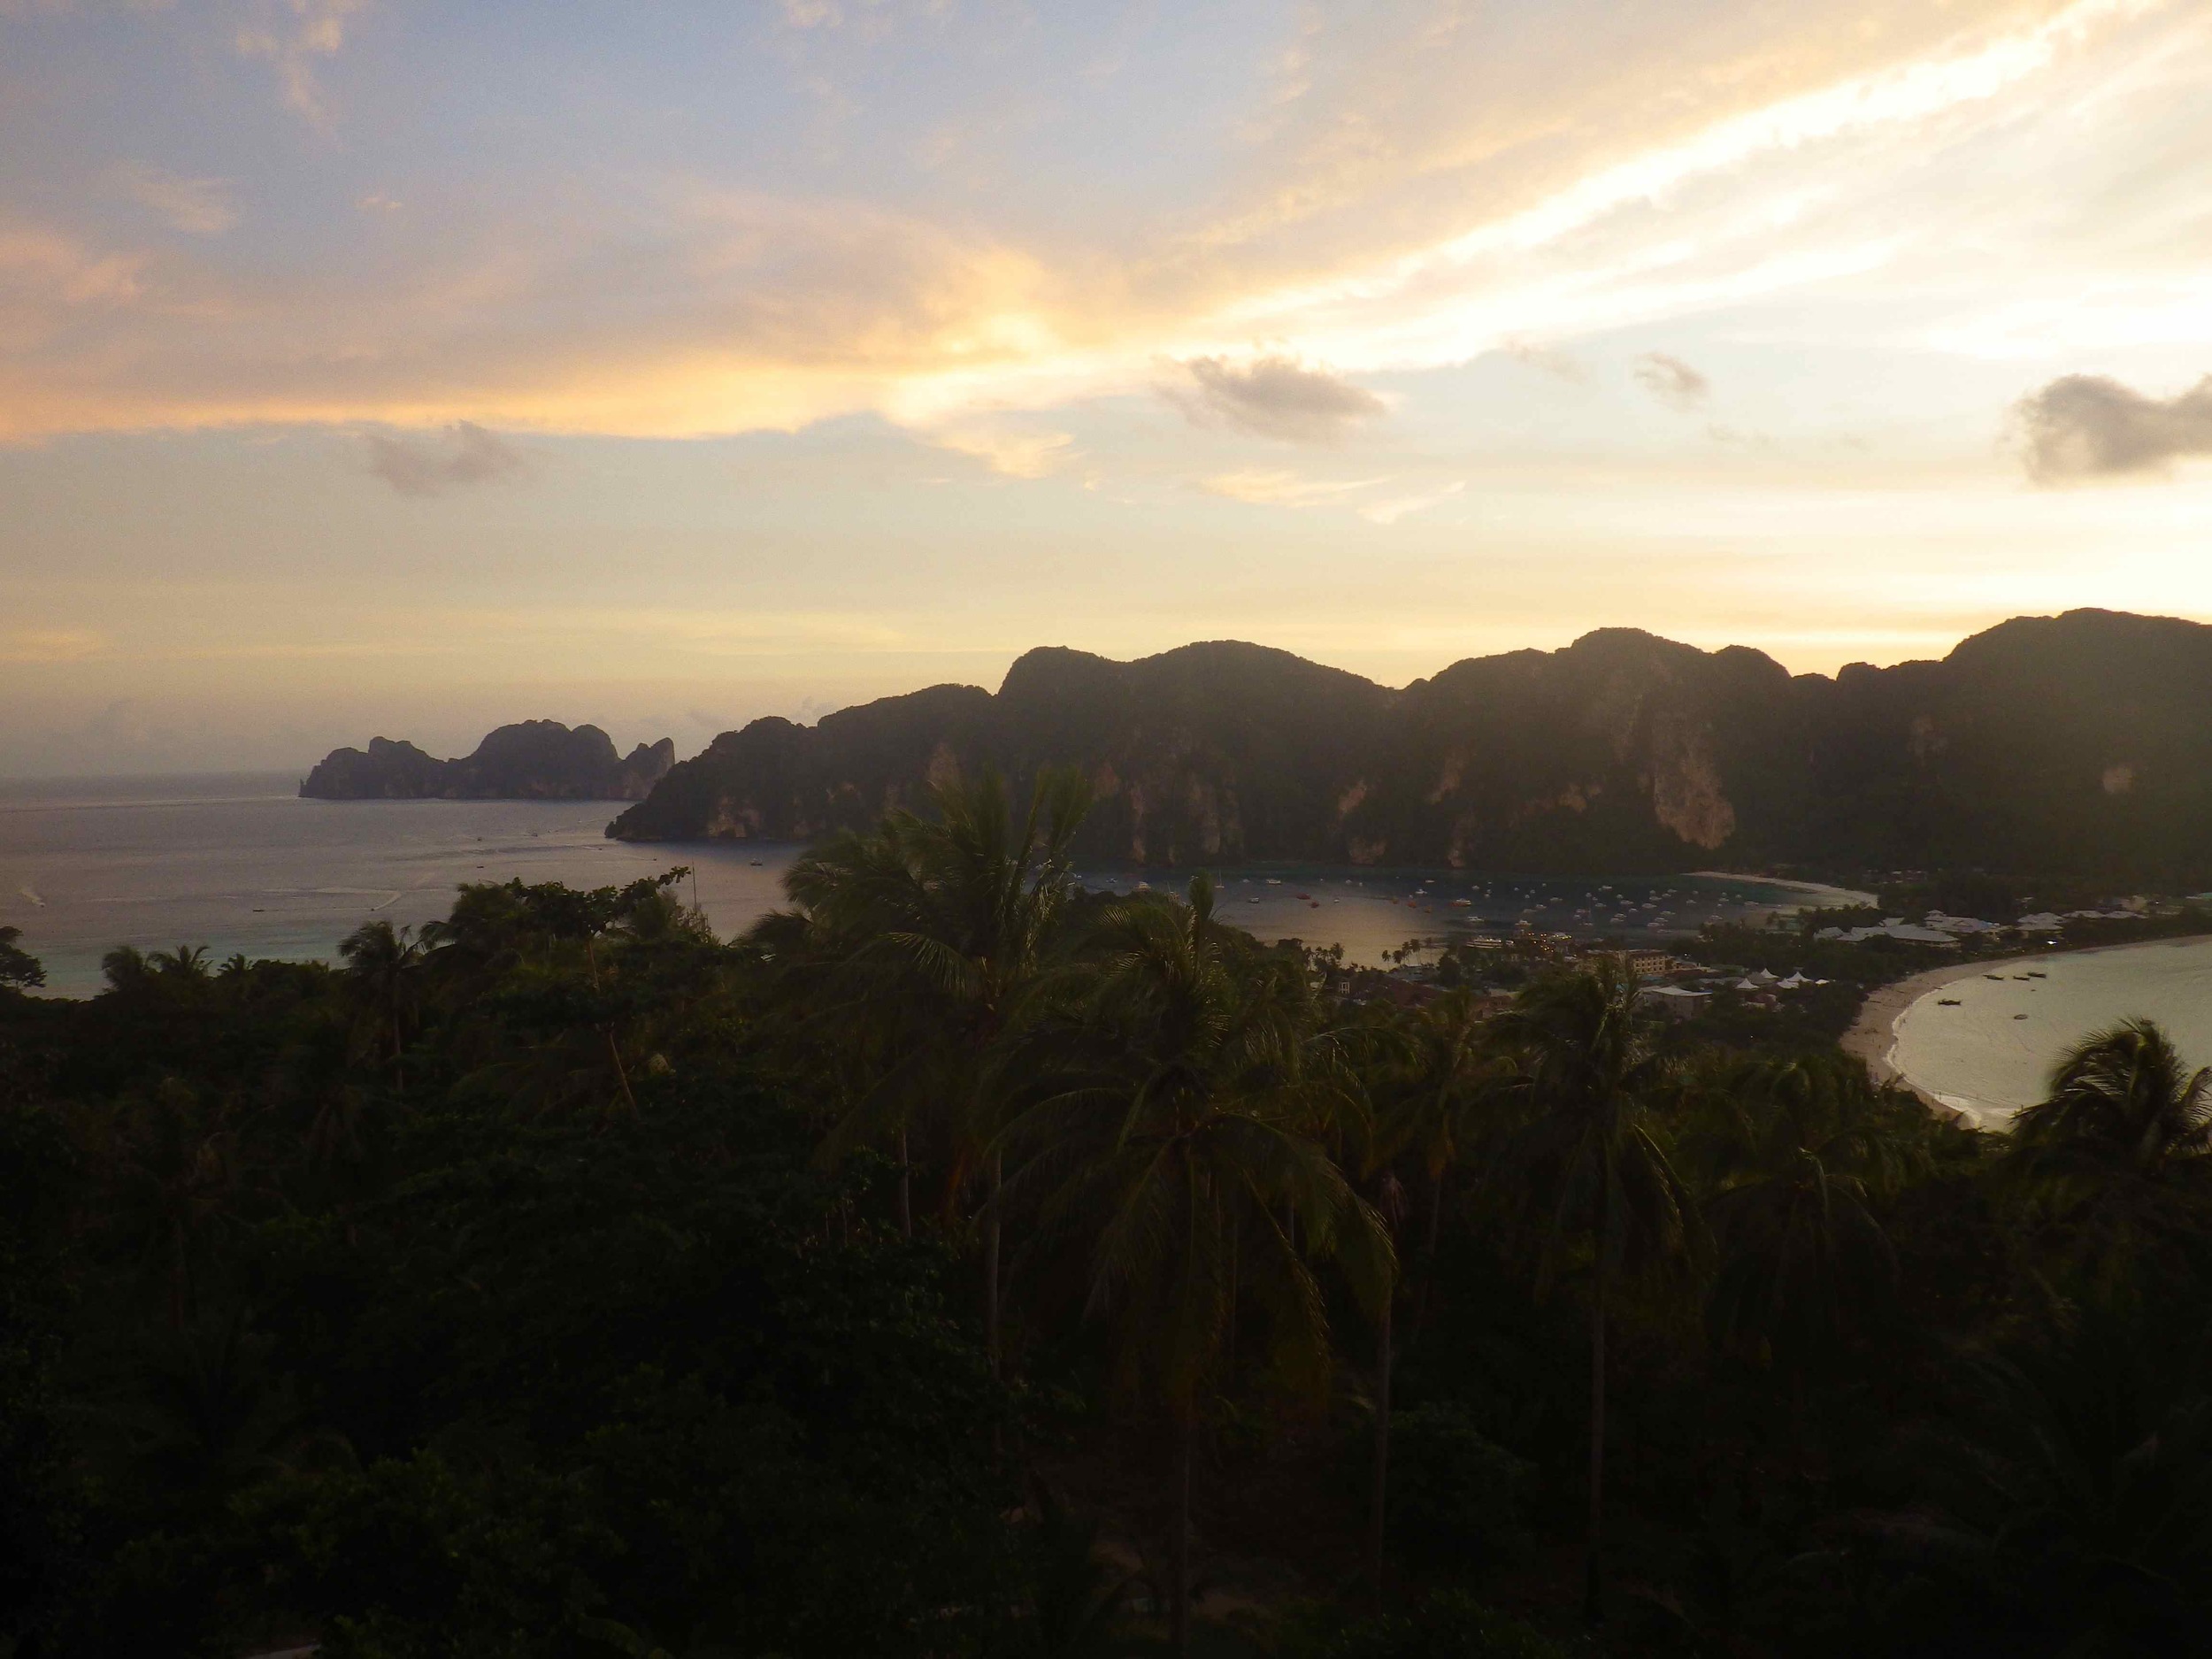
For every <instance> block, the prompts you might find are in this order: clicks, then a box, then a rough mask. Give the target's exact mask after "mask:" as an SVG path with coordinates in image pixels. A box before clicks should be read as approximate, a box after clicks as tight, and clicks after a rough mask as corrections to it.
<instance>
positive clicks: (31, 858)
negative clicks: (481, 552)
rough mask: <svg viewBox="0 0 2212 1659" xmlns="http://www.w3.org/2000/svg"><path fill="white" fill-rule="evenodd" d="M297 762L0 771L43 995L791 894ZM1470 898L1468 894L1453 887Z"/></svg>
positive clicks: (562, 826)
mask: <svg viewBox="0 0 2212 1659" xmlns="http://www.w3.org/2000/svg"><path fill="white" fill-rule="evenodd" d="M297 786H298V780H297V779H296V777H294V776H293V775H292V774H290V773H249V774H228V775H219V776H199V777H180V778H161V779H143V778H140V779H128V780H73V781H68V782H60V783H56V782H42V783H41V782H14V783H10V782H0V925H6V926H16V927H20V928H21V929H22V930H23V934H24V937H23V941H22V942H23V945H24V948H25V949H28V950H29V951H30V952H31V953H32V954H33V955H34V956H37V957H39V958H40V960H41V961H42V962H43V963H44V964H45V966H46V972H47V979H48V988H49V990H50V991H51V992H54V993H58V994H61V995H83V994H86V993H88V992H90V991H93V990H96V989H97V988H98V986H99V983H100V958H101V956H103V955H104V954H105V953H106V952H107V951H108V950H110V949H112V948H113V947H115V946H117V945H125V944H127V945H135V946H137V947H138V948H139V949H145V950H157V949H158V950H166V949H174V948H175V947H177V946H179V945H204V946H206V947H207V948H208V949H209V950H210V952H211V954H212V955H214V956H216V957H217V958H218V959H219V958H221V957H224V956H229V955H230V954H231V953H233V952H234V951H242V952H244V953H245V954H246V955H248V956H277V957H287V958H292V959H296V960H303V961H328V960H332V959H334V956H335V955H336V952H337V945H338V941H340V940H341V939H342V938H343V937H345V935H346V934H347V933H350V932H351V931H352V930H353V929H354V928H356V927H357V926H360V925H361V923H362V922H364V921H365V920H367V919H369V918H373V917H378V916H383V917H388V918H390V919H391V920H392V921H393V922H394V923H395V924H396V925H403V926H420V925H421V924H423V923H424V922H426V921H430V920H433V919H434V918H438V917H441V916H443V915H444V914H445V913H446V912H447V910H449V908H450V906H451V904H452V901H453V894H454V889H455V888H456V887H458V886H460V885H461V884H462V883H464V882H467V881H503V880H506V879H509V878H510V877H519V878H521V879H524V880H526V881H565V882H567V883H569V884H570V885H571V886H574V887H606V886H611V885H615V884H618V883H621V882H626V881H633V880H635V879H638V878H640V877H641V876H650V875H657V874H659V873H660V872H663V871H665V870H667V869H670V868H671V867H672V866H674V865H677V864H688V865H690V866H691V867H692V868H693V870H694V871H695V876H694V878H693V879H692V881H691V882H689V883H687V887H686V894H687V896H691V895H696V898H697V901H698V902H699V903H700V905H701V906H702V907H703V909H704V910H705V911H706V913H707V915H708V917H709V918H710V920H711V921H712V922H713V924H714V926H715V927H716V929H717V930H718V932H720V933H723V934H725V935H728V934H731V933H736V932H738V931H739V930H741V928H743V927H745V926H748V925H749V924H750V923H751V922H752V921H753V920H755V919H756V918H758V917H759V916H760V915H762V914H763V913H764V911H766V910H770V909H772V908H773V907H774V906H775V905H777V904H779V903H780V902H781V901H782V891H781V887H780V880H781V878H782V875H783V872H784V871H785V869H786V868H787V867H788V866H789V864H790V863H791V861H792V860H793V859H794V858H795V857H796V856H797V855H798V851H799V849H797V848H795V847H793V846H789V845H772V844H761V843H754V844H741V843H729V842H719V843H715V842H709V843H696V844H686V845H670V844H658V845H650V846H639V845H634V844H632V843H628V842H622V841H608V840H607V839H605V836H604V834H603V831H604V829H605V827H606V825H607V822H608V820H609V819H610V818H612V817H613V816H614V815H615V813H616V812H617V811H618V810H620V808H619V806H618V803H610V802H604V801H580V802H576V801H572V802H558V801H345V802H340V801H303V800H301V799H299V797H298V795H297V793H296V791H297ZM1081 874H1082V877H1083V879H1084V881H1085V883H1086V885H1087V886H1090V887H1094V888H1099V889H1102V890H1108V891H1113V892H1120V893H1128V892H1133V891H1136V890H1137V889H1138V887H1140V886H1141V885H1148V886H1151V887H1158V888H1162V889H1167V890H1173V891H1180V890H1181V889H1182V888H1183V887H1184V885H1185V884H1186V882H1187V879H1188V876H1187V873H1184V872H1156V871H1136V870H1128V869H1107V868H1096V869H1094V868H1086V869H1085V870H1083V871H1082V872H1081ZM1217 879H1218V880H1219V883H1220V887H1221V901H1220V910H1221V914H1222V916H1223V918H1224V919H1225V920H1228V921H1232V922H1234V923H1236V924H1237V925H1238V926H1242V927H1245V928H1247V929H1248V930H1249V931H1251V932H1252V933H1256V934H1257V935H1258V936H1259V937H1261V938H1263V939H1267V940H1275V939H1283V938H1298V939H1303V940H1305V941H1308V942H1309V943H1312V944H1319V945H1324V946H1326V945H1331V944H1340V945H1342V946H1343V947H1344V949H1345V954H1346V956H1348V957H1349V958H1350V959H1351V960H1353V961H1356V962H1364V963H1370V964H1371V963H1375V962H1379V961H1380V960H1381V957H1382V953H1383V952H1384V951H1386V950H1393V949H1397V948H1399V947H1401V946H1402V945H1404V944H1406V943H1407V942H1408V941H1414V940H1429V941H1437V940H1441V939H1446V938H1449V937H1452V936H1454V935H1455V934H1462V933H1472V932H1486V933H1503V932H1506V931H1508V930H1509V929H1510V928H1511V927H1512V926H1514V924H1515V923H1517V922H1521V921H1526V922H1528V923H1529V924H1530V925H1531V926H1534V927H1536V928H1538V929H1539V930H1540V931H1542V932H1546V933H1574V934H1577V935H1578V936H1586V937H1594V936H1597V935H1601V934H1605V933H1617V934H1624V935H1626V936H1629V937H1632V938H1637V939H1649V940H1652V941H1655V942H1660V941H1664V940H1667V939H1669V938H1677V937H1680V936H1682V935H1684V934H1687V933H1694V932H1695V931H1696V930H1697V928H1698V927H1699V926H1702V925H1703V924H1704V923H1705V922H1706V921H1708V920H1711V919H1722V918H1727V919H1740V918H1751V919H1754V920H1755V919H1758V918H1763V916H1765V915H1766V914H1768V913H1770V912H1771V911H1773V910H1787V909H1790V908H1792V907H1794V906H1797V905H1801V904H1805V903H1809V902H1844V901H1845V900H1846V899H1847V898H1848V897H1849V896H1851V895H1844V894H1840V893H1835V892H1833V891H1832V890H1824V891H1817V892H1816V891H1807V890H1801V889H1798V888H1793V887H1789V886H1787V885H1784V884H1777V883H1770V882H1764V881H1757V880H1751V879H1740V878H1733V877H1717V876H1674V877H1668V878H1663V879H1655V880H1617V881H1610V882H1601V881H1595V880H1573V879H1561V878H1541V879H1540V878H1533V877H1521V876H1509V875H1476V874H1471V873H1468V872H1441V871H1426V872H1425V871H1405V870H1399V871H1378V870H1351V869H1342V868H1326V867H1315V866H1285V865H1267V866H1242V867H1230V868H1226V869H1222V870H1219V871H1217ZM1455 899H1464V900H1467V901H1468V902H1467V903H1466V904H1464V905H1455V904H1454V902H1453V901H1454V900H1455Z"/></svg>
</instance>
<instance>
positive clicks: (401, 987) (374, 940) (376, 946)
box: [338, 917, 423, 1090]
mask: <svg viewBox="0 0 2212 1659" xmlns="http://www.w3.org/2000/svg"><path fill="white" fill-rule="evenodd" d="M338 955H339V956H341V957H342V958H343V959H344V961H345V964H346V973H347V977H348V978H349V979H350V980H351V981H352V983H353V985H354V986H355V987H357V990H358V992H359V994H360V995H361V997H362V1000H363V1001H364V1002H366V1003H367V1004H368V1005H369V1006H370V1008H372V1009H373V1010H374V1011H375V1018H376V1021H377V1025H378V1026H379V1029H380V1040H382V1041H388V1042H389V1043H390V1045H391V1053H390V1057H391V1063H392V1084H393V1087H395V1088H398V1089H401V1090H404V1089H405V1088H406V1087H407V1072H406V1068H405V1064H404V1054H405V1044H406V1037H405V1029H404V1027H405V1021H406V1019H407V1018H408V1016H409V1014H410V1013H411V1011H412V1009H413V1004H414V979H415V970H416V969H417V967H419V965H420V964H421V962H422V958H423V945H422V943H421V941H418V940H416V939H415V938H413V937H412V936H411V933H410V931H409V930H408V929H407V928H404V927H401V928H395V927H393V926H392V925H391V923H390V922H388V921H387V920H385V919H384V918H382V917H379V918H377V919H376V920H374V921H373V922H364V923H362V924H361V926H358V927H357V928H355V929H354V930H353V932H352V933H349V934H347V935H346V937H345V938H344V939H343V940H342V941H340V943H339V946H338Z"/></svg>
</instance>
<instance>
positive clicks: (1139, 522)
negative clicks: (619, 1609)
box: [0, 0, 2212, 775]
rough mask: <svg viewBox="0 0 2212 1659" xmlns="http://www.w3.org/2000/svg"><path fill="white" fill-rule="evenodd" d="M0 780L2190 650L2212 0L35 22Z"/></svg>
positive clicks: (923, 4) (343, 1) (3, 48)
mask: <svg viewBox="0 0 2212 1659" xmlns="http://www.w3.org/2000/svg"><path fill="white" fill-rule="evenodd" d="M0 157H4V160H0V700H4V702H0V706H4V707H5V709H6V710H7V717H6V718H5V719H4V720H0V773H9V774H17V775H26V774H30V775H35V774H42V773H56V772H95V771H113V772H130V771H165V770H167V771H180V770H188V769H197V768H207V767H227V766H238V767H248V766H277V767H285V766H293V765H300V766H303V765H305V764H307V763H308V762H311V760H313V759H314V758H316V757H319V755H320V754H321V753H322V752H323V751H324V750H326V749H329V748H331V747H332V746H333V745H335V744H338V743H342V742H359V741H364V740H365V739H366V738H367V737H368V736H369V735H370V734H371V733H384V734H386V735H389V736H411V737H414V738H416V739H417V740H418V741H422V742H424V743H425V744H426V746H427V747H430V748H432V749H434V750H435V751H437V752H440V753H452V752H458V751H460V750H463V749H466V748H467V747H469V746H470V745H471V744H472V742H473V741H474V740H475V738H476V737H477V736H478V735H480V733H482V731H483V730H484V729H486V728H487V727H488V726H491V725H494V724H497V723H499V722H502V721H505V720H511V719H518V718H526V717H535V716H551V717H554V718H561V719H565V720H569V721H572V722H573V721H580V720H594V721H596V722H598V723H599V724H601V725H603V726H607V727H608V729H609V730H610V731H611V733H612V734H613V735H614V736H615V738H616V739H617V741H618V742H620V743H622V744H624V745H625V746H627V745H628V744H629V743H631V742H634V741H638V740H640V739H648V738H654V737H658V736H661V735H664V734H666V735H672V736H673V737H674V738H675V740H676V744H677V748H678V749H679V751H680V753H690V752H692V751H694V750H695V749H698V748H699V747H700V746H702V745H703V743H704V742H705V741H706V740H707V739H708V738H709V737H710V736H711V735H712V733H714V732H716V731H718V730H720V729H723V728H725V727H726V726H733V725H735V724H738V723H740V722H741V721H742V720H743V719H745V718H750V717H752V716H754V715H757V714H762V713H781V714H788V715H793V716H795V717H798V718H813V717H814V716H815V715H817V714H818V713H821V712H823V711H826V710H829V709H833V708H836V707H839V706H841V705H843V704H845V703H850V702H854V701H856V700H860V699H862V698H865V697H869V696H874V695H882V694H885V693H887V692H892V691H899V690H905V689H910V688H912V687H917V686H920V685H925V684H929V683H933V682H935V681H940V680H969V681H973V682H976V683H981V684H986V685H995V684H996V683H997V680H998V677H999V676H1000V675H1001V674H1002V672H1003V671H1004V669H1005V666H1006V664H1008V663H1009V662H1010V660H1011V659H1012V657H1014V656H1015V655H1017V654H1018V652H1020V651H1021V650H1023V649H1025V648H1027V647H1029V646H1032V645H1036V644H1046V643H1050V644H1067V645H1074V646H1079V647H1082V648H1085V649H1091V650H1096V651H1101V652H1104V653H1107V654H1109V655H1112V656H1117V657H1126V656H1133V655H1138V654H1142V653H1146V652H1149V651H1154V650H1159V649H1165V648H1167V647H1171V646H1174V645H1178V644H1181V643H1184V642H1185V641H1190V640H1197V639H1217V638H1225V637H1228V638H1240V639H1249V640H1256V641H1262V642H1264V643H1267V644H1271V645H1279V646H1282V647H1285V648H1287V649H1292V650H1295V651H1298V652H1300V653H1302V654H1303V655H1306V656H1310V657H1316V658H1318V659H1320V660H1322V661H1325V662H1329V663H1333V664H1340V665H1341V666H1344V667H1348V668H1351V669H1355V670H1357V671H1359V672H1363V673H1367V674H1370V675H1372V676H1374V677H1376V678H1378V679H1380V680H1386V681H1389V682H1391V683H1394V684H1402V683H1403V682H1404V681H1406V680H1409V679H1411V678H1414V677H1416V676H1417V675H1421V674H1425V673H1428V672H1433V671H1434V670H1436V669H1437V668H1440V667H1441V666H1442V665H1444V664H1447V663H1449V662H1451V661H1453V660H1455V659H1456V658H1459V657H1466V656H1471V655H1475V654H1479V653H1486V652H1490V651H1496V650H1502V649H1512V648H1516V647H1519V646H1525V645H1533V646H1540V647H1546V648H1550V647H1555V646H1558V645H1561V644H1563V643H1565V642H1566V641H1569V640H1571V639H1572V638H1574V637H1575V636H1576V635H1577V634H1581V633H1583V632H1586V630H1588V629H1590V628H1593V627H1597V626H1607V625H1630V626H1640V627H1646V628H1649V629H1652V630H1653V631H1655V632H1658V633H1663V634H1669V635H1671V636H1672V637H1674V638H1678V639H1683V640H1688V641H1693V642H1695V643H1698V644H1701V645H1706V646H1717V645H1721V644H1725V643H1732V642H1733V643H1743V644H1749V645H1756V646H1759V647H1761V648H1763V649H1766V650H1768V651H1770V652H1771V653H1772V654H1773V655H1775V656H1776V657H1778V658H1779V659H1780V660H1782V661H1783V662H1784V663H1786V664H1788V665H1789V666H1791V667H1792V668H1793V669H1798V670H1820V671H1824V672H1832V670H1833V669H1834V668H1835V667H1837V666H1838V665H1839V664H1842V663H1845V662H1847V661H1851V660H1855V659H1865V660H1869V661H1873V662H1880V663H1887V662H1894V661H1897V660H1899V659H1901V658H1905V657H1924V656H1932V655H1939V654H1941V653H1942V652H1943V651H1945V650H1947V649H1949V647H1950V646H1951V645H1952V644H1953V643H1954V642H1955V641H1956V640H1957V639H1958V638H1959V637H1960V636H1961V635H1962V634H1966V633H1969V632H1971V631H1972V630H1974V629H1976V628H1978V627H1981V626H1986V625H1988V624H1989V623H1991V622H1993V621H1996V620H1998V619H2001V618H2003V617H2006V616H2009V615H2014V614H2018V613H2021V612H2047V611H2055V610H2059V609H2062V608H2065V607H2069V606H2074V605H2083V604H2101V605H2108V606H2111V607H2115V608H2121V609H2130V610H2145V611H2161V612H2165V613H2168V614H2177V615H2184V616H2193V617H2198V618H2208V619H2212V4H2207V3H2206V0H2166V3H2165V4H2160V3H2159V0H2074V3H2073V4H2044V3H2038V0H1950V3H1949V4H1937V3H1935V0H1888V3H1886V4H1864V3H1854V4H1844V3H1842V0H1638V3H1634V4H1632V3H1630V0H1607V3H1600V0H1491V3H1490V4H1474V3H1469V4H1359V5H1354V4H1333V5H1298V4H1262V3H1259V0H1252V3H1250V4H1202V3H1201V0H1186V3H1185V4H1108V3H1107V0H1086V3H1084V4H1050V5H1048V4H1029V5H1024V4H1001V3H998V0H916V3H914V4H907V3H906V0H783V3H782V4H754V5H741V4H697V5H682V4H654V5H650V6H630V5H615V4H600V5H580V4H558V3H555V0H537V3H536V4H494V3H492V0H475V3H473V4H468V5H466V6H460V5H449V6H442V7H438V6H431V5H428V4H405V3H402V0H204V3H203V0H174V3H173V4H153V3H151V0H148V3H143V4H121V3H117V4H96V3H95V0H75V3H74V4H70V3H68V0H0Z"/></svg>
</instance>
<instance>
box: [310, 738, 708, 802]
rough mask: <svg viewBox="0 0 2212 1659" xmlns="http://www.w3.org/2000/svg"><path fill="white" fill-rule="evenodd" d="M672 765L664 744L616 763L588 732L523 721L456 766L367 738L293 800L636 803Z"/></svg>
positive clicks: (603, 742) (669, 744) (670, 746)
mask: <svg viewBox="0 0 2212 1659" xmlns="http://www.w3.org/2000/svg"><path fill="white" fill-rule="evenodd" d="M675 763H676V745H675V741H674V740H672V739H671V738H665V737H664V738H663V739H661V741H659V742H657V743H652V744H645V743H640V744H639V745H638V746H637V747H636V748H635V749H632V750H631V751H630V753H629V754H628V755H627V756H618V755H617V754H616V753H615V747H614V743H613V741H612V740H611V739H610V738H609V737H608V735H607V734H606V733H604V732H603V731H601V730H600V729H599V728H598V727H597V726H577V727H575V728H574V729H573V730H571V729H570V728H569V727H567V726H563V725H562V724H561V723H560V722H559V721H557V720H525V721H522V722H521V723H520V724H518V725H515V726H501V727H500V728H499V729H498V730H497V731H495V732H494V733H490V735H488V737H486V738H485V739H484V741H482V742H481V743H479V744H478V745H477V746H476V751H475V753H473V754H472V755H468V756H466V757H463V758H462V759H459V760H435V759H433V758H432V757H430V756H428V755H426V754H425V753H424V752H423V751H422V750H421V749H418V748H416V747H415V746H414V745H413V744H412V743H405V742H401V743H395V742H392V741H389V740H388V739H386V738H381V737H373V738H371V739H370V740H369V747H368V749H367V750H366V751H363V750H361V749H333V750H332V751H331V752H330V753H329V755H327V756H326V757H324V759H323V760H322V762H321V764H319V765H317V766H316V768H315V769H314V770H313V771H312V772H309V773H308V774H307V780H306V781H305V782H303V784H301V785H300V794H301V795H304V796H308V797H310V798H312V799H316V800H323V801H413V800H423V799H432V798H436V799H443V800H450V801H480V800H546V801H642V800H644V799H645V798H646V796H647V795H650V794H651V793H652V790H653V786H654V785H655V784H657V783H658V782H659V781H660V780H662V779H663V778H664V777H665V776H666V775H667V773H668V771H669V768H670V767H672V766H673V765H674V764H675Z"/></svg>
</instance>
